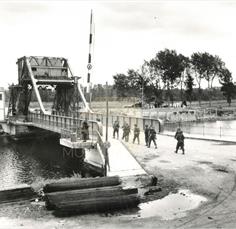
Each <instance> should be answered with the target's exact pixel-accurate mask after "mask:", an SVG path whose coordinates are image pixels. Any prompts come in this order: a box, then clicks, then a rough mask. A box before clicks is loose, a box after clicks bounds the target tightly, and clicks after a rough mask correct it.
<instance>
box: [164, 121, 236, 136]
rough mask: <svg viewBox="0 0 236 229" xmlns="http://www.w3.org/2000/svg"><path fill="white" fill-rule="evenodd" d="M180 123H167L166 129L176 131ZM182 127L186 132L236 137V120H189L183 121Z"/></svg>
mask: <svg viewBox="0 0 236 229" xmlns="http://www.w3.org/2000/svg"><path fill="white" fill-rule="evenodd" d="M177 127H179V123H175V124H167V125H166V126H165V130H167V131H176V128H177ZM180 127H181V128H182V129H183V131H184V132H185V133H189V134H198V135H210V136H217V137H231V138H232V137H236V120H228V121H212V122H188V123H181V124H180Z"/></svg>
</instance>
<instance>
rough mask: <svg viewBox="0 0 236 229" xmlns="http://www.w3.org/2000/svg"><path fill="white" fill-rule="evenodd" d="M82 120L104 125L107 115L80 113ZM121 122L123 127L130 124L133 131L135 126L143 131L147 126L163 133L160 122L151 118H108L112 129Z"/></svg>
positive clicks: (120, 116)
mask: <svg viewBox="0 0 236 229" xmlns="http://www.w3.org/2000/svg"><path fill="white" fill-rule="evenodd" d="M80 118H82V119H88V120H93V121H96V120H98V119H99V120H100V121H101V123H102V124H103V125H105V123H106V115H104V114H101V113H86V112H83V113H80ZM116 120H117V121H119V125H120V126H121V127H122V126H123V125H124V124H125V123H128V124H129V126H130V127H131V130H133V129H134V124H137V126H138V127H139V128H140V130H143V129H144V127H145V125H148V126H150V125H151V126H153V127H154V128H155V130H156V131H157V132H160V131H162V125H161V122H160V120H157V119H150V118H137V117H130V116H122V115H109V116H108V126H109V127H112V126H113V123H114V122H115V121H116Z"/></svg>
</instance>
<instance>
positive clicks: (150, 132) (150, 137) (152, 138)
mask: <svg viewBox="0 0 236 229" xmlns="http://www.w3.org/2000/svg"><path fill="white" fill-rule="evenodd" d="M119 129H120V125H119V121H117V120H116V121H115V122H114V123H113V138H115V137H117V138H119ZM122 130H123V135H122V140H125V141H126V142H128V141H129V135H130V125H129V124H128V123H126V122H125V123H124V125H123V126H122ZM133 132H134V136H133V143H135V142H136V140H137V141H138V144H140V138H139V135H140V128H139V127H138V125H137V124H134V131H133ZM144 133H145V142H146V146H147V147H150V146H151V142H153V143H154V146H155V148H157V144H156V131H155V129H154V128H153V126H148V125H145V129H144Z"/></svg>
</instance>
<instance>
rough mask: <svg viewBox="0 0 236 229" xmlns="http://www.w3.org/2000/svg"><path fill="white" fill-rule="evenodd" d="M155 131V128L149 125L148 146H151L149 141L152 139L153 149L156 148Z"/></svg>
mask: <svg viewBox="0 0 236 229" xmlns="http://www.w3.org/2000/svg"><path fill="white" fill-rule="evenodd" d="M156 134H157V133H156V131H155V129H154V128H153V127H152V126H150V130H149V139H148V148H150V146H151V142H152V141H153V143H154V145H155V149H156V148H157V144H156Z"/></svg>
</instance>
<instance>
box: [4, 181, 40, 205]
mask: <svg viewBox="0 0 236 229" xmlns="http://www.w3.org/2000/svg"><path fill="white" fill-rule="evenodd" d="M34 197H36V193H35V192H34V191H33V189H32V188H31V187H30V186H29V185H18V186H15V187H12V188H8V189H3V190H0V203H11V202H16V201H23V200H30V199H32V198H34Z"/></svg>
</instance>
